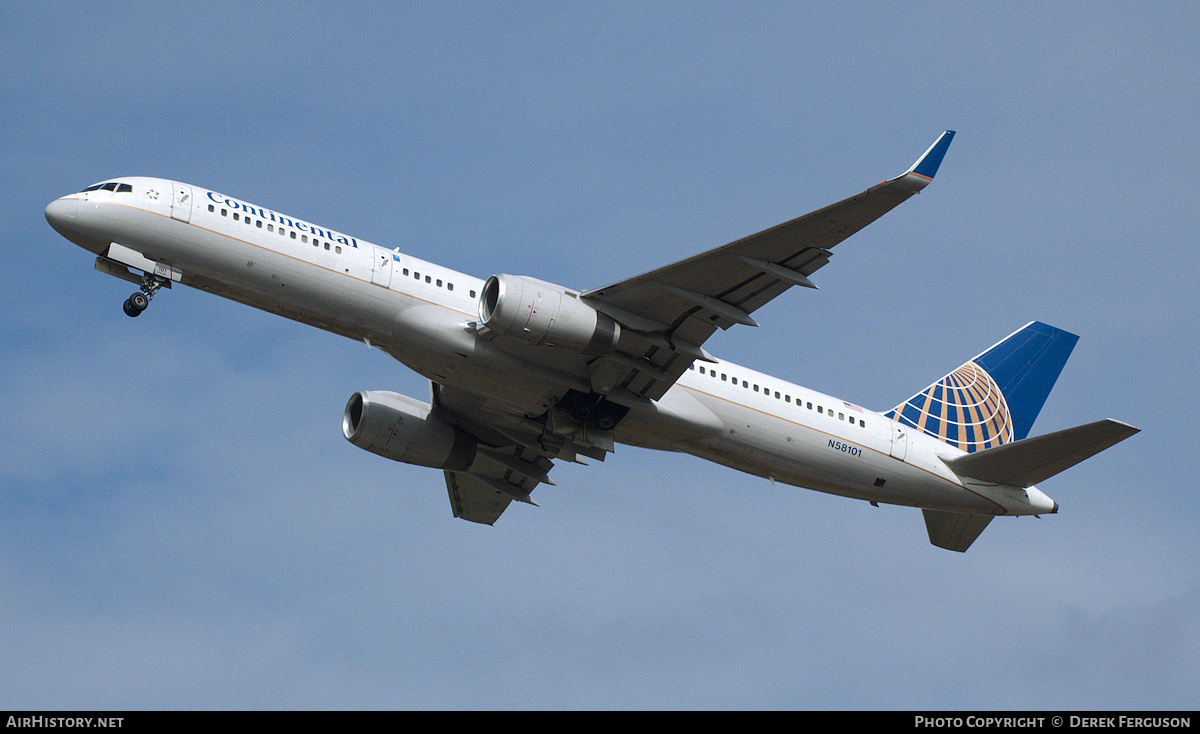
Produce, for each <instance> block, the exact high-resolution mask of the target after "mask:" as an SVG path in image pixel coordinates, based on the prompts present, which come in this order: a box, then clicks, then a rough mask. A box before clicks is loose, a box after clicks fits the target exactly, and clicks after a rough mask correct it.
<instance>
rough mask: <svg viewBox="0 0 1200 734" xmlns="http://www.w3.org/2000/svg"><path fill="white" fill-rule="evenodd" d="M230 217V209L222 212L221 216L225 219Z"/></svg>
mask: <svg viewBox="0 0 1200 734" xmlns="http://www.w3.org/2000/svg"><path fill="white" fill-rule="evenodd" d="M228 215H229V210H228V209H222V210H221V216H223V217H225V216H228Z"/></svg>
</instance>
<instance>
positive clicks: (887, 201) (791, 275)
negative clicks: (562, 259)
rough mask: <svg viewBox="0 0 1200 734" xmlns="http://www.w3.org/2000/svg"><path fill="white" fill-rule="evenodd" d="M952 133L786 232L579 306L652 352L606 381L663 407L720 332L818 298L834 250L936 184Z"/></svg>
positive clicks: (734, 245)
mask: <svg viewBox="0 0 1200 734" xmlns="http://www.w3.org/2000/svg"><path fill="white" fill-rule="evenodd" d="M953 138H954V131H953V130H947V131H945V132H943V133H942V134H941V136H939V137H938V139H937V140H936V141H934V143H933V145H931V146H929V149H928V150H926V151H925V153H924V155H922V156H921V157H920V158H919V159H918V160H917V162H916V163H914V164H913V165H912V167H911V168H909V169H908V170H907V171H905V172H904V173H902V174H901V175H899V176H897V177H895V178H892V179H889V180H887V181H884V182H883V183H880V184H878V185H876V186H872V187H871V188H869V189H867V190H866V191H864V192H862V193H861V194H858V195H857V196H852V197H850V198H849V199H845V200H844V201H840V202H838V203H836V204H833V205H831V206H827V207H825V208H824V209H820V210H818V211H815V212H812V213H811V214H806V215H804V216H802V217H799V218H797V219H793V220H791V221H790V222H784V223H783V224H780V225H778V226H776V227H772V228H771V229H768V230H765V231H763V232H759V233H758V234H755V235H751V236H749V237H746V238H744V239H740V240H737V241H736V242H731V243H730V244H728V245H725V246H724V247H718V248H716V249H714V250H709V251H708V252H705V253H703V254H700V255H697V256H695V257H692V258H689V259H687V260H683V261H681V262H677V263H675V264H673V265H668V266H666V267H664V268H660V269H658V270H655V271H653V272H649V273H646V274H644V275H639V276H637V277H634V278H630V279H628V280H623V281H621V282H619V283H614V284H612V285H610V286H606V287H604V288H598V289H596V290H591V291H586V292H584V293H583V294H581V296H580V297H581V299H582V300H584V301H586V302H587V303H588V304H589V305H591V306H592V307H593V308H595V309H597V310H598V311H601V312H603V313H605V314H607V315H608V316H610V317H612V318H613V319H614V320H616V321H618V322H619V323H621V324H622V326H623V327H625V328H627V329H632V330H634V331H636V332H639V333H641V334H643V335H645V336H646V337H647V343H648V344H649V345H650V348H649V349H648V350H647V353H645V354H643V355H641V356H642V357H644V358H645V360H644V362H643V361H642V360H639V361H637V362H635V363H634V364H632V365H626V366H625V369H624V370H623V371H622V367H621V366H620V365H605V366H607V368H608V369H609V370H610V371H613V372H620V373H621V374H620V377H618V378H610V379H611V380H612V382H613V384H616V385H620V386H621V387H623V388H624V389H625V390H626V391H628V392H631V393H634V394H635V395H638V396H641V397H645V398H651V399H657V398H658V397H661V396H662V394H663V393H665V392H666V390H667V389H668V388H669V387H670V386H671V384H673V383H674V381H675V380H676V379H678V377H679V375H681V374H683V371H684V370H686V369H687V368H688V366H690V365H691V363H692V362H693V361H694V360H695V359H710V358H709V357H708V356H707V354H706V353H705V352H704V350H703V348H702V347H701V345H702V344H703V343H704V342H705V341H706V340H707V339H708V337H709V336H711V335H712V333H713V332H714V331H716V329H717V328H718V327H719V328H721V329H728V328H729V327H731V326H733V325H734V324H745V325H747V326H757V325H758V324H757V323H756V322H755V321H754V319H753V318H752V317H751V314H752V313H754V311H756V310H757V309H759V308H760V307H762V306H763V305H764V304H766V303H767V302H768V301H770V300H771V299H773V298H775V297H776V296H778V295H779V294H781V293H783V292H784V291H786V290H787V289H789V288H791V287H792V286H796V285H798V286H803V287H806V288H816V286H815V285H814V284H813V283H812V281H811V280H809V276H810V275H812V274H813V273H814V272H816V271H817V270H819V269H820V268H821V267H823V266H824V265H825V264H826V263H827V262H829V257H830V255H831V252H830V250H831V248H833V246H834V245H836V244H838V243H839V242H841V241H842V240H844V239H846V238H847V237H849V236H850V235H852V234H854V233H855V232H857V231H859V230H860V229H862V228H863V227H865V226H867V225H868V224H870V223H871V222H873V221H875V220H876V219H878V218H879V217H881V216H883V215H884V214H886V213H887V212H888V211H890V210H891V209H892V208H894V207H895V206H897V205H898V204H900V203H901V202H903V201H904V200H905V199H907V198H908V197H910V196H912V195H913V194H915V193H917V192H918V191H920V190H921V189H923V188H924V187H925V186H926V185H928V184H929V182H930V181H932V180H933V176H934V174H935V173H936V172H937V169H938V166H939V165H941V162H942V157H943V156H944V155H945V154H946V150H947V148H949V147H950V141H951V140H952V139H953Z"/></svg>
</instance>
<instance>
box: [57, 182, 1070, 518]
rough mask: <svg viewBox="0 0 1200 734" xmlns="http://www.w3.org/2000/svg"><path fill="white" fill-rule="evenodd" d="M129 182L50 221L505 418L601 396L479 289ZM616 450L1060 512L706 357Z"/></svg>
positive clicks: (193, 194) (441, 272) (877, 427)
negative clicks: (497, 314)
mask: <svg viewBox="0 0 1200 734" xmlns="http://www.w3.org/2000/svg"><path fill="white" fill-rule="evenodd" d="M116 180H117V181H121V182H129V183H130V184H132V187H131V188H132V189H133V191H131V192H116V191H106V190H97V191H89V192H84V193H79V194H72V195H70V196H67V197H63V198H62V199H59V200H57V201H55V202H54V203H53V204H51V206H50V208H48V209H47V217H48V218H49V219H50V220H51V223H52V224H54V226H55V228H56V229H58V230H59V231H60V232H61V233H62V234H63V235H64V236H66V237H67V238H68V239H70V240H71V241H73V242H75V243H76V244H78V245H80V246H81V247H84V248H86V249H88V250H90V251H92V252H94V253H96V254H97V255H106V254H108V253H109V251H110V246H111V245H112V244H113V243H117V244H118V245H121V246H123V247H124V248H128V249H129V250H133V251H136V252H137V253H140V254H141V255H143V256H144V257H145V258H148V259H149V260H151V261H154V262H156V263H162V264H165V265H168V266H170V267H172V268H174V269H176V270H177V271H179V273H181V276H180V278H179V281H180V282H181V283H183V284H185V285H190V286H193V287H195V288H198V289H201V290H205V291H209V292H212V293H215V294H217V295H221V296H224V297H226V298H231V299H234V300H237V301H240V302H242V303H246V304H248V305H251V306H254V307H256V308H260V309H263V310H266V311H270V312H272V313H277V314H279V315H282V316H286V317H288V318H291V319H295V320H297V321H301V322H304V323H307V324H311V325H314V326H318V327H320V328H322V329H326V330H328V331H332V332H335V333H338V334H342V335H344V336H347V337H350V338H352V339H356V340H359V341H366V342H367V343H369V344H371V345H372V346H375V347H378V348H380V349H382V350H384V351H386V352H387V353H388V354H390V355H392V356H393V357H395V358H396V359H397V360H399V361H401V362H403V363H404V364H405V365H407V366H408V367H410V368H412V369H413V370H416V371H417V372H418V373H420V374H422V375H424V376H425V377H427V378H429V379H430V380H433V381H435V382H437V383H439V384H441V385H444V386H446V387H447V388H451V389H453V390H456V391H459V392H461V393H463V394H469V395H471V396H475V397H477V398H478V399H480V400H481V401H484V402H486V403H487V405H489V406H491V408H492V409H494V410H495V411H496V412H497V414H500V413H504V412H508V413H510V414H512V415H514V416H519V415H538V414H540V413H544V412H545V411H546V410H547V408H548V407H549V406H551V405H552V404H553V403H554V402H555V401H556V400H557V398H558V397H561V396H562V393H563V391H564V390H566V389H568V388H571V387H575V386H577V387H578V388H579V389H581V390H583V391H584V392H586V391H587V389H588V387H587V386H588V380H587V372H586V368H585V366H584V362H583V360H582V358H581V357H580V355H567V354H557V353H555V352H554V350H552V349H550V350H548V349H546V348H544V347H542V348H539V347H532V346H521V345H507V346H498V345H497V344H496V343H494V342H492V341H490V340H488V339H485V338H482V337H481V336H480V335H479V333H478V331H477V330H476V329H474V328H471V326H472V325H473V322H476V321H478V318H479V317H478V304H477V301H478V296H479V293H480V291H481V289H482V287H483V284H484V281H482V280H480V279H479V278H476V277H473V276H470V275H465V274H463V273H460V272H456V271H453V270H450V269H447V268H445V267H442V266H439V265H436V264H433V263H430V262H426V261H423V260H418V259H417V258H414V257H412V256H410V255H407V254H403V253H401V252H399V251H398V250H390V249H386V248H383V247H380V246H378V245H374V244H372V243H369V242H364V241H362V240H359V239H356V238H354V237H351V236H348V235H345V234H343V233H341V232H337V231H333V230H329V229H327V228H325V227H321V226H318V225H314V224H311V223H309V222H306V221H304V220H299V219H296V218H294V217H288V216H286V215H282V214H280V213H278V212H275V211H272V210H269V209H265V208H263V207H258V206H255V205H252V204H249V203H248V202H244V201H241V200H240V199H235V198H233V197H229V196H226V195H224V194H220V193H217V192H214V191H209V190H207V189H203V188H200V187H195V186H189V185H187V184H180V183H177V182H172V181H169V180H162V179H147V178H122V179H116ZM146 192H152V194H157V197H155V196H153V195H152V194H148V193H146ZM614 439H615V440H616V441H617V442H619V443H624V444H628V445H634V446H643V447H647V448H653V449H660V450H670V451H682V452H686V453H690V454H694V455H696V456H699V457H702V458H705V459H709V460H711V461H714V462H717V463H720V464H724V465H726V466H730V467H733V468H735V469H739V470H741V471H744V472H748V473H750V474H754V475H757V476H762V477H768V478H770V479H771V480H773V481H777V482H782V483H786V484H791V485H796V486H801V487H806V488H810V489H815V490H819V491H822V492H829V493H833V494H838V495H843V496H847V497H854V498H859V499H864V500H868V501H873V502H884V503H889V504H898V505H911V506H917V507H923V508H929V509H939V510H948V511H956V512H970V513H979V514H1038V513H1042V512H1050V511H1051V507H1052V505H1053V503H1052V502H1051V501H1050V500H1049V498H1046V497H1045V495H1043V494H1042V493H1040V492H1038V491H1037V490H1036V489H1033V488H1030V489H1028V490H1021V491H1019V492H1018V491H1012V488H1005V487H996V486H985V485H981V484H976V483H974V482H971V483H969V484H967V485H964V482H963V481H962V480H960V479H959V477H957V476H956V475H955V474H954V473H953V472H952V471H950V469H949V468H948V467H947V466H946V464H945V463H943V462H942V461H941V459H940V458H939V457H943V456H944V457H947V458H951V457H955V456H960V455H962V453H963V452H962V451H961V450H959V449H957V448H954V447H951V446H948V445H947V444H944V443H942V442H940V441H937V440H936V439H933V438H931V437H929V436H926V435H924V434H921V433H919V432H916V431H908V430H906V429H905V428H904V427H902V426H900V424H898V423H895V422H894V421H892V420H890V419H889V418H887V417H885V416H883V415H881V414H879V413H875V412H872V411H869V410H865V409H863V408H859V407H857V406H854V405H852V404H850V403H847V402H845V401H843V400H841V399H838V398H833V397H830V396H828V395H822V394H820V393H817V392H814V391H812V390H808V389H806V388H803V387H800V386H798V385H794V384H791V383H788V382H785V381H783V380H780V379H777V378H774V377H770V376H769V375H766V374H763V373H760V372H756V371H753V370H750V369H748V368H745V367H742V366H739V365H736V364H733V363H732V362H727V361H724V360H719V359H718V360H716V361H715V362H713V363H709V362H703V361H697V362H696V363H695V364H693V365H692V367H691V369H689V370H687V371H686V372H684V374H683V375H682V377H681V378H680V379H679V380H678V381H677V382H676V383H675V385H674V386H673V387H672V388H671V389H670V390H669V391H668V392H667V393H666V394H665V395H664V396H663V397H662V398H661V399H660V400H658V401H654V402H650V403H647V404H638V405H634V406H632V407H631V409H630V411H629V413H628V414H627V415H626V416H625V417H624V418H623V420H621V421H620V422H619V423H618V424H617V426H616V429H615V433H614Z"/></svg>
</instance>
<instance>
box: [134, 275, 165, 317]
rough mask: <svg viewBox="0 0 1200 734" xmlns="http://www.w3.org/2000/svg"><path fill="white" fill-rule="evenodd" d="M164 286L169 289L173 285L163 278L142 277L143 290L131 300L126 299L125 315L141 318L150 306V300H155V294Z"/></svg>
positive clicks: (155, 276) (154, 276)
mask: <svg viewBox="0 0 1200 734" xmlns="http://www.w3.org/2000/svg"><path fill="white" fill-rule="evenodd" d="M163 286H167V287H168V288H169V287H170V286H171V283H170V282H169V281H167V280H164V279H163V278H161V277H159V276H157V275H152V274H151V273H146V274H145V275H143V276H142V289H141V290H140V291H138V292H137V293H134V294H133V295H132V296H130V297H129V298H127V299H125V306H124V308H125V313H126V315H128V316H140V315H141V313H142V311H145V310H146V307H147V306H149V305H150V299H151V298H154V294H155V293H158V290H159V289H160V288H162V287H163Z"/></svg>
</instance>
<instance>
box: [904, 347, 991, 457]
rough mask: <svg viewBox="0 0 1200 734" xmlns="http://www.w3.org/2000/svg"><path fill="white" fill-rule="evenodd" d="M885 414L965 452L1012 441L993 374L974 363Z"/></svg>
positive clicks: (964, 366)
mask: <svg viewBox="0 0 1200 734" xmlns="http://www.w3.org/2000/svg"><path fill="white" fill-rule="evenodd" d="M886 415H887V417H889V418H891V419H892V420H895V421H898V422H900V423H905V424H907V425H909V426H912V427H913V428H916V429H919V430H921V431H924V432H925V433H927V434H929V435H930V436H933V437H934V438H936V439H939V440H941V441H943V442H944V443H948V444H950V445H951V446H956V447H958V448H960V449H962V450H963V451H967V452H974V451H980V450H982V449H989V448H992V447H994V446H999V445H1001V444H1005V443H1009V442H1010V441H1012V440H1013V422H1012V415H1011V413H1010V412H1009V409H1008V403H1007V402H1006V401H1005V399H1004V395H1003V393H1001V392H1000V387H999V386H998V385H997V384H996V381H995V380H993V379H992V376H991V375H989V374H988V373H987V371H986V370H984V369H983V368H982V367H980V366H979V365H977V364H976V363H974V362H968V363H966V364H964V365H963V366H962V367H959V368H958V369H957V370H955V371H953V372H951V373H950V374H948V375H946V376H945V377H943V378H942V379H941V380H939V381H938V382H935V383H934V384H932V385H930V386H929V387H928V388H926V389H925V390H924V391H923V392H920V393H917V394H916V395H914V396H913V397H911V398H909V399H908V400H907V401H905V402H904V403H903V404H901V405H898V406H896V408H894V409H893V410H892V411H890V412H889V413H887V414H886Z"/></svg>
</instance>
